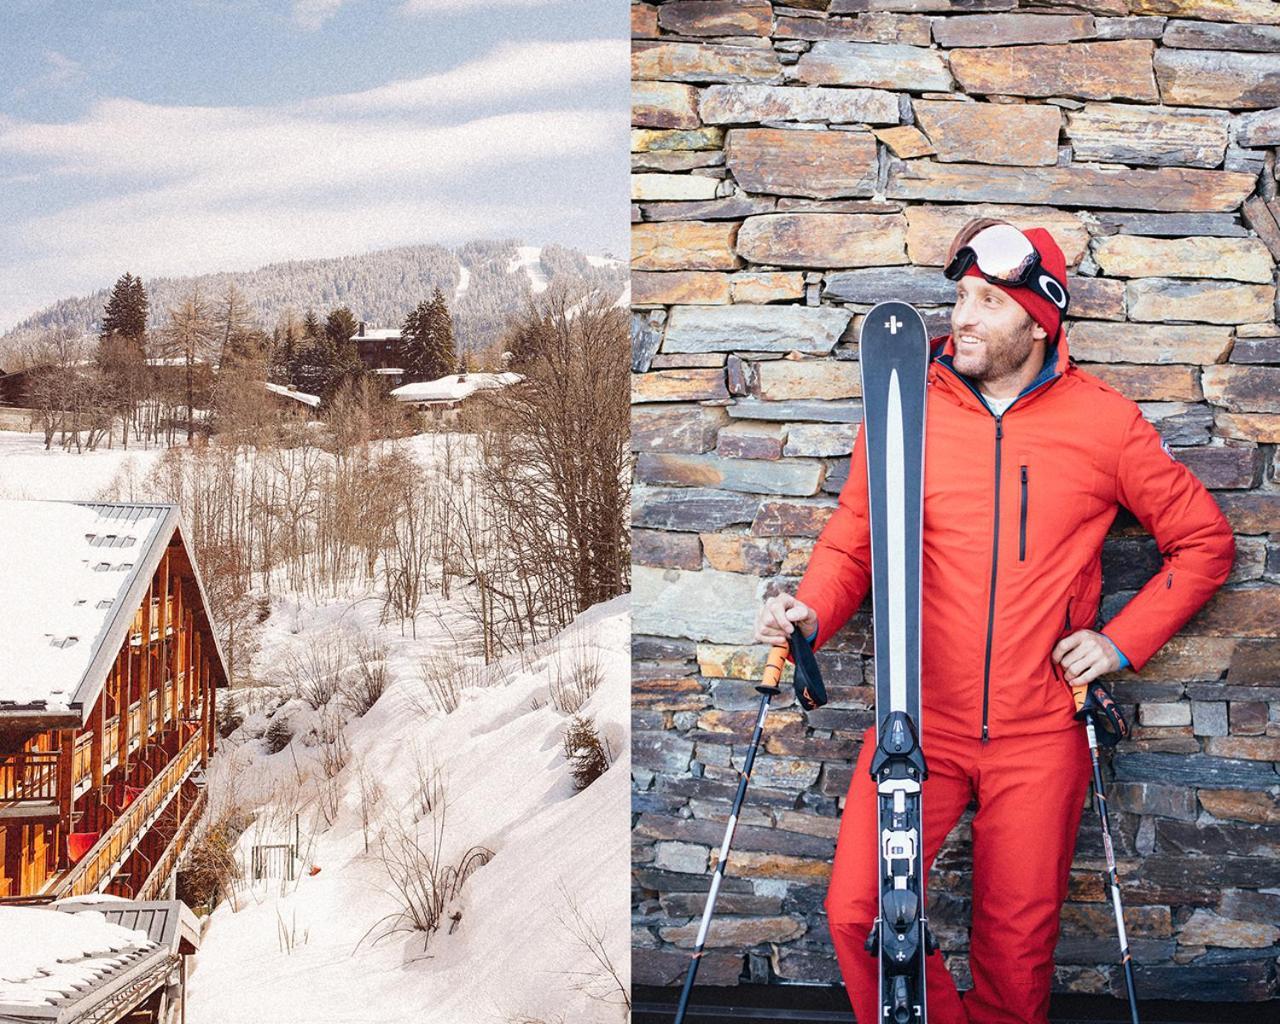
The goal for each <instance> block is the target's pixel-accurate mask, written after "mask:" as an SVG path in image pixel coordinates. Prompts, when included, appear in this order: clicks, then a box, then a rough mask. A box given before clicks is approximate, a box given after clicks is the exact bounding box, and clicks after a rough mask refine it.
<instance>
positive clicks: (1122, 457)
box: [796, 331, 1235, 738]
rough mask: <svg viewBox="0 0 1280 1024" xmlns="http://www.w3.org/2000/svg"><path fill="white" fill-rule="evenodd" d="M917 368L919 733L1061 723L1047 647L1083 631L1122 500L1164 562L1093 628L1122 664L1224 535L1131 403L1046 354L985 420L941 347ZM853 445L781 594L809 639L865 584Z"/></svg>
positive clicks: (1192, 602)
mask: <svg viewBox="0 0 1280 1024" xmlns="http://www.w3.org/2000/svg"><path fill="white" fill-rule="evenodd" d="M932 345H933V346H935V348H934V351H935V352H936V351H937V348H936V346H939V345H941V346H942V349H941V352H940V353H939V354H938V355H937V358H935V359H934V360H933V362H932V364H931V365H930V367H929V376H928V399H927V403H926V404H927V410H928V411H927V417H928V419H927V423H928V427H927V433H926V437H925V472H924V534H923V562H922V577H923V578H922V581H921V584H922V585H921V590H922V599H921V600H922V608H921V624H920V631H921V652H920V655H921V682H920V689H921V705H922V707H921V725H922V728H923V729H925V730H926V731H932V730H943V731H946V732H948V733H951V734H953V735H957V736H971V737H984V738H985V737H996V736H1014V735H1026V734H1030V733H1034V732H1045V731H1051V730H1056V729H1066V728H1071V727H1073V726H1074V724H1075V723H1074V722H1073V719H1072V712H1073V710H1074V705H1073V704H1072V700H1071V693H1070V690H1069V689H1068V687H1067V686H1066V685H1064V683H1063V682H1062V680H1061V678H1060V677H1058V676H1056V675H1055V674H1054V669H1055V666H1053V664H1052V662H1051V660H1050V652H1051V651H1052V650H1053V647H1054V645H1055V644H1056V643H1057V642H1058V640H1059V639H1061V638H1062V637H1063V636H1066V635H1067V634H1068V633H1070V632H1072V631H1074V630H1077V629H1082V628H1084V629H1089V628H1092V627H1093V624H1094V620H1095V618H1096V616H1097V613H1098V603H1099V599H1100V596H1101V591H1102V564H1101V552H1102V541H1103V538H1104V537H1105V536H1106V534H1107V530H1108V529H1109V528H1110V526H1111V523H1112V521H1113V520H1114V519H1115V515H1116V511H1117V508H1118V506H1120V505H1124V506H1125V507H1126V508H1128V509H1129V510H1130V511H1132V512H1133V513H1134V515H1135V516H1137V518H1138V520H1139V521H1140V522H1141V523H1142V525H1143V527H1145V528H1146V529H1147V530H1148V532H1150V533H1151V535H1152V536H1153V537H1154V538H1155V540H1156V542H1157V544H1158V545H1159V549H1160V551H1161V553H1162V554H1163V556H1164V564H1163V565H1162V566H1161V569H1160V572H1159V573H1157V574H1156V575H1155V576H1153V577H1152V578H1151V579H1150V580H1149V581H1148V582H1147V583H1146V585H1145V586H1144V587H1143V588H1142V590H1141V591H1140V592H1139V593H1138V594H1137V595H1136V596H1135V597H1134V598H1133V600H1131V601H1130V602H1129V603H1128V604H1127V605H1126V606H1125V607H1124V609H1123V610H1122V611H1121V612H1120V613H1119V614H1118V615H1116V616H1115V618H1113V619H1112V620H1111V621H1110V622H1108V623H1107V625H1106V627H1105V630H1104V632H1105V633H1106V635H1107V636H1108V637H1109V638H1110V639H1111V640H1112V641H1113V642H1114V643H1115V644H1116V646H1117V647H1119V649H1120V650H1121V651H1122V652H1123V653H1124V654H1125V656H1126V657H1128V659H1129V662H1130V664H1131V666H1132V668H1133V669H1134V670H1135V671H1136V670H1138V669H1141V668H1142V666H1143V665H1144V664H1145V663H1146V662H1147V661H1148V660H1149V659H1150V658H1151V656H1152V655H1153V654H1154V653H1155V652H1156V651H1157V650H1159V648H1160V647H1161V645H1162V644H1164V642H1165V641H1166V640H1168V639H1169V638H1170V637H1171V636H1173V635H1174V633H1176V632H1177V631H1178V630H1179V629H1180V628H1181V627H1182V626H1183V625H1184V624H1185V623H1186V621H1187V620H1188V619H1190V618H1191V616H1192V615H1194V614H1195V612H1196V611H1197V609H1199V608H1200V606H1201V605H1203V604H1204V603H1205V602H1206V601H1207V600H1208V599H1209V598H1210V596H1212V595H1213V593H1214V591H1216V590H1217V589H1218V587H1220V586H1221V585H1222V584H1223V582H1224V581H1225V580H1226V578H1227V575H1228V574H1229V572H1230V571H1231V565H1232V561H1233V559H1234V557H1235V540H1234V537H1233V536H1232V532H1231V527H1230V525H1229V524H1228V523H1227V521H1226V518H1225V517H1224V516H1223V515H1222V512H1221V511H1220V510H1219V508H1218V506H1217V504H1216V502H1214V500H1213V498H1212V496H1211V495H1210V494H1209V492H1208V491H1206V490H1205V488H1204V486H1203V485H1202V484H1201V483H1200V481H1199V480H1197V479H1196V478H1195V476H1194V475H1193V474H1192V473H1191V472H1190V471H1189V470H1188V469H1187V468H1186V467H1185V466H1183V465H1182V464H1181V463H1179V462H1177V461H1175V460H1174V458H1173V457H1172V455H1170V454H1169V451H1168V449H1167V448H1166V447H1165V446H1164V445H1163V443H1162V442H1161V439H1160V435H1159V434H1158V433H1157V432H1156V430H1155V428H1154V427H1152V426H1151V425H1150V424H1149V423H1147V421H1146V420H1144V419H1143V417H1142V413H1141V410H1139V409H1138V407H1137V405H1135V404H1134V403H1133V402H1131V401H1130V400H1129V399H1127V398H1125V397H1124V396H1123V395H1121V394H1120V393H1119V392H1117V391H1115V390H1114V389H1112V388H1110V387H1108V386H1107V385H1106V384H1104V383H1102V381H1100V380H1098V379H1097V378H1096V377H1093V376H1091V375H1090V374H1088V373H1085V372H1084V371H1083V370H1081V369H1079V368H1078V367H1077V366H1075V365H1074V364H1073V363H1071V361H1070V356H1069V351H1068V346H1067V337H1066V333H1065V331H1064V332H1062V333H1060V334H1059V340H1058V344H1057V351H1056V358H1052V357H1051V358H1052V365H1049V364H1048V363H1046V366H1045V369H1044V371H1043V372H1042V373H1041V375H1040V377H1039V378H1037V380H1036V381H1035V382H1034V383H1033V384H1032V385H1031V386H1030V387H1029V388H1027V390H1025V391H1024V392H1023V393H1022V394H1021V395H1020V396H1019V397H1018V398H1017V400H1016V401H1014V403H1013V404H1012V405H1010V406H1009V407H1008V409H1006V410H1005V412H1004V414H1003V415H1001V416H993V415H992V413H991V411H990V409H989V408H988V407H987V405H986V403H985V402H983V400H982V399H981V397H980V396H979V394H978V392H977V391H976V390H975V389H974V386H973V385H972V384H970V383H969V382H968V381H967V380H966V379H965V378H963V377H961V376H960V375H959V374H958V373H956V372H955V370H954V369H952V367H951V357H952V355H953V353H954V348H953V345H952V341H951V338H950V336H947V337H945V338H939V339H935V340H934V341H933V342H932ZM870 565H871V558H870V538H869V533H868V519H867V471H866V449H865V447H864V442H863V437H862V432H861V430H859V432H858V437H857V441H856V442H855V444H854V449H853V456H852V462H851V464H850V468H849V479H848V481H847V482H846V484H845V486H844V489H843V491H842V492H841V495H840V502H839V505H838V507H837V509H836V512H835V514H834V515H833V516H832V517H831V519H830V521H829V522H828V523H827V525H826V527H825V528H824V529H823V531H822V534H821V536H820V537H819V538H818V542H817V544H816V546H815V548H814V552H813V557H812V560H811V561H810V563H809V567H808V569H807V571H806V572H805V575H804V579H803V580H802V581H801V583H800V587H799V589H798V591H797V593H796V596H797V597H798V598H799V599H800V600H801V601H803V602H804V603H805V604H807V605H809V606H810V607H811V608H812V609H814V611H816V612H817V615H818V626H819V628H818V636H817V644H819V645H821V644H823V643H825V642H826V641H828V640H830V639H831V637H832V635H833V634H834V633H836V632H837V631H838V630H839V629H840V628H841V626H843V625H844V624H845V622H847V621H848V619H849V617H850V616H851V615H852V614H853V613H854V612H855V611H856V610H857V609H858V606H859V605H860V604H862V601H863V599H864V598H865V597H866V596H867V594H868V592H869V588H870V583H871V569H870Z"/></svg>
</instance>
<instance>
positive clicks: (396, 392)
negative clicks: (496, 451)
mask: <svg viewBox="0 0 1280 1024" xmlns="http://www.w3.org/2000/svg"><path fill="white" fill-rule="evenodd" d="M522 380H524V378H523V377H522V376H520V374H518V373H451V374H450V375H449V376H447V377H441V378H440V379H439V380H426V381H421V382H419V383H417V384H402V385H400V387H398V388H395V389H393V390H392V392H391V397H392V398H395V399H396V400H398V401H401V402H461V401H462V400H463V399H464V398H470V397H471V396H472V395H474V394H475V393H476V392H477V391H493V390H495V389H497V388H505V387H507V386H508V385H511V384H518V383H520V381H522Z"/></svg>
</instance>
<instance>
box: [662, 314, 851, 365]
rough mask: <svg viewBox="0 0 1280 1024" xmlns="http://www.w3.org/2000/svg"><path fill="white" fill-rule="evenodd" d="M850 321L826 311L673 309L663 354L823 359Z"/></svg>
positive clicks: (848, 316)
mask: <svg viewBox="0 0 1280 1024" xmlns="http://www.w3.org/2000/svg"><path fill="white" fill-rule="evenodd" d="M852 317H853V314H852V313H850V312H849V311H848V310H846V309H838V308H835V307H831V306H747V305H737V306H675V307H673V308H672V310H671V315H670V317H669V318H668V320H667V329H666V335H665V337H664V338H663V342H662V351H664V352H808V353H815V354H825V353H827V352H830V351H831V350H832V349H833V348H834V347H835V345H836V342H837V341H839V340H840V335H841V334H843V333H844V329H845V328H846V327H848V326H849V321H850V320H851V319H852Z"/></svg>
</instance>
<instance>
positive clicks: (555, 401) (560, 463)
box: [474, 289, 631, 626]
mask: <svg viewBox="0 0 1280 1024" xmlns="http://www.w3.org/2000/svg"><path fill="white" fill-rule="evenodd" d="M517 333H519V334H520V335H521V336H522V337H524V338H525V342H524V343H523V348H522V352H521V357H520V360H519V367H520V372H521V373H522V374H523V377H524V379H523V381H522V382H521V383H519V384H518V385H515V386H513V387H508V388H505V389H503V390H501V391H499V392H495V393H494V395H493V397H492V398H490V399H489V401H488V404H487V406H486V407H485V408H484V409H483V410H482V411H480V412H479V413H478V414H477V416H476V418H475V420H474V425H475V426H476V428H477V430H478V434H479V438H480V444H481V452H482V456H481V460H482V465H481V470H480V478H481V481H482V489H483V491H484V494H485V495H486V500H487V501H488V503H489V508H488V515H489V519H490V524H491V526H492V528H493V529H494V530H496V531H497V532H498V533H499V535H500V536H501V538H502V540H501V542H500V543H498V544H496V545H495V549H496V550H499V551H502V552H505V553H507V554H509V555H510V556H512V557H513V558H514V559H515V561H514V562H513V563H512V564H511V565H509V566H508V567H507V571H506V573H505V574H504V579H503V580H502V582H501V583H498V582H497V581H496V580H495V579H494V578H493V577H492V576H491V577H490V582H491V583H492V585H493V586H494V587H495V589H496V591H497V592H496V593H495V597H497V598H498V599H499V600H500V601H505V602H507V603H508V604H511V605H513V606H523V607H524V608H525V609H526V611H528V610H531V609H536V613H537V614H539V615H541V616H542V617H543V618H544V619H546V620H549V622H550V623H552V624H554V625H555V626H559V625H563V623H564V622H565V621H567V620H568V619H569V618H571V617H572V616H573V615H575V614H577V613H578V612H581V611H583V610H584V609H586V608H588V607H590V606H591V605H593V604H596V603H598V602H600V601H605V600H608V599H609V598H611V597H614V596H616V595H618V594H620V593H623V592H625V591H626V589H627V586H628V582H629V575H630V574H629V560H630V548H629V543H628V533H627V519H628V514H629V504H630V503H629V493H630V484H631V456H630V452H629V450H628V442H629V429H630V409H629V405H628V384H627V382H628V364H627V352H628V347H627V337H628V331H627V323H626V317H625V312H624V310H622V309H619V308H617V307H615V306H614V305H613V304H612V300H611V298H610V297H608V296H603V295H599V294H589V295H587V296H586V297H582V296H580V295H577V296H575V295H573V294H571V293H569V292H566V291H564V290H557V289H552V290H550V291H548V292H547V293H545V294H544V295H543V296H541V297H540V299H539V301H538V303H537V304H536V305H533V306H531V307H530V308H529V309H528V310H527V311H526V313H525V314H524V323H523V324H520V325H517Z"/></svg>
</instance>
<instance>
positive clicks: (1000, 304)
mask: <svg viewBox="0 0 1280 1024" xmlns="http://www.w3.org/2000/svg"><path fill="white" fill-rule="evenodd" d="M951 337H952V340H953V341H954V342H955V358H954V360H953V365H954V366H955V369H956V372H957V373H961V374H963V375H964V376H966V377H968V378H970V379H971V380H975V381H983V382H994V381H999V380H1002V379H1004V378H1008V377H1016V376H1017V375H1018V374H1019V372H1020V371H1021V370H1022V368H1023V367H1024V366H1025V365H1026V363H1027V361H1028V360H1029V359H1031V358H1032V357H1033V356H1034V355H1035V354H1036V353H1037V352H1042V349H1041V346H1040V345H1038V344H1037V342H1041V341H1043V340H1044V339H1045V338H1046V334H1045V331H1044V328H1043V327H1041V326H1040V325H1039V324H1037V323H1036V322H1035V321H1034V320H1032V319H1031V317H1030V316H1029V315H1028V314H1027V311H1026V310H1025V309H1023V308H1022V307H1021V306H1020V305H1018V303H1016V302H1014V301H1013V299H1011V298H1010V297H1009V296H1008V295H1006V294H1005V293H1004V292H1003V291H1001V290H1000V289H999V288H997V287H996V286H995V285H993V284H988V283H987V282H986V281H983V280H982V279H981V278H976V277H962V278H961V279H960V280H959V281H957V282H956V304H955V306H954V308H953V309H952V310H951Z"/></svg>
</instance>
